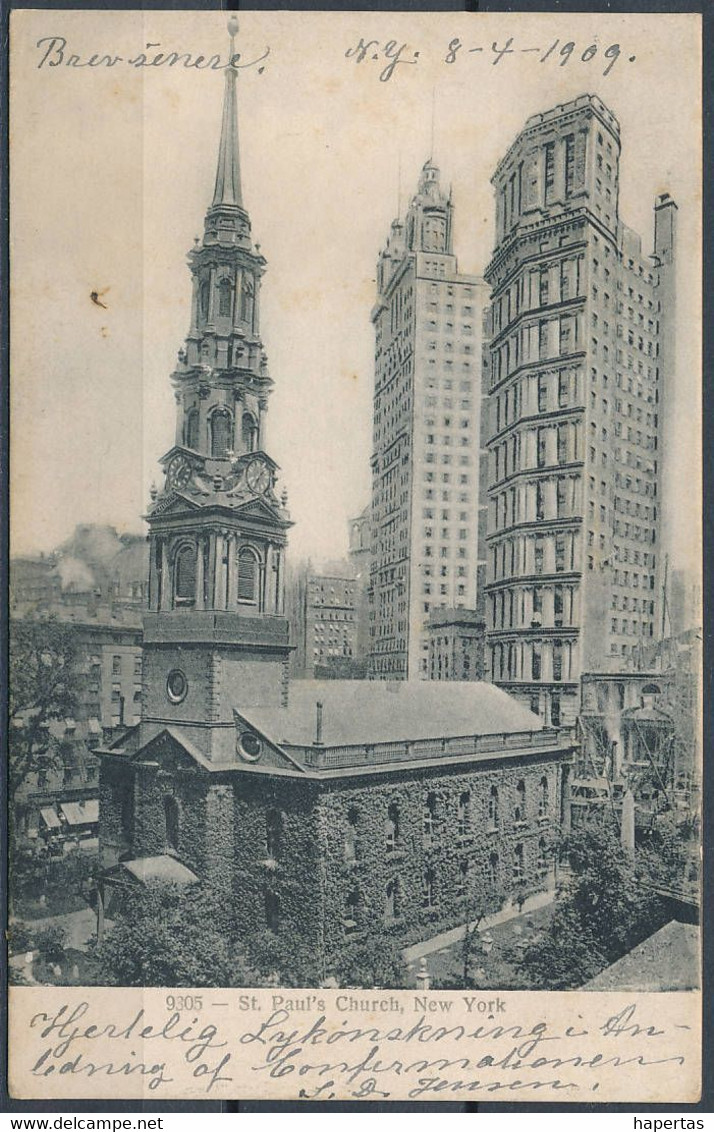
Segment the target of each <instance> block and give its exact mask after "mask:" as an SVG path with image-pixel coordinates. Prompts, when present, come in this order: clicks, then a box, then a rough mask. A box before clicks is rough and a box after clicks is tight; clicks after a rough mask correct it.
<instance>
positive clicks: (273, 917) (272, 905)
mask: <svg viewBox="0 0 714 1132" xmlns="http://www.w3.org/2000/svg"><path fill="white" fill-rule="evenodd" d="M265 926H266V928H267V929H268V931H269V932H273V933H274V934H275V935H277V933H278V931H279V930H280V899H279V898H278V896H277V894H276V893H275V892H270V891H266V893H265Z"/></svg>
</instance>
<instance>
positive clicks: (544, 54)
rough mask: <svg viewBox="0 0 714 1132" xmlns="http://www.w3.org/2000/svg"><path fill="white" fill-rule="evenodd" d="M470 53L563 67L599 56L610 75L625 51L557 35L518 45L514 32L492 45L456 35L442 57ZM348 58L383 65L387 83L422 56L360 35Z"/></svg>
mask: <svg viewBox="0 0 714 1132" xmlns="http://www.w3.org/2000/svg"><path fill="white" fill-rule="evenodd" d="M468 55H485V56H486V59H487V61H488V63H489V64H490V65H491V66H493V67H495V66H497V65H498V64H499V63H500V62H501V61H502V60H503V59H504V58H506V57H507V56H509V55H516V56H517V55H534V56H536V58H537V61H538V62H539V63H546V64H547V63H550V64H551V65H555V64H557V65H558V66H560V67H565V66H566V64H567V63H569V62H570V60H571V59H572V60H573V61H575V62H580V63H584V64H588V63H593V62H595V61H596V60H597V59H598V58H599V59H600V61H601V62H605V68H604V70H603V72H602V73H603V76H607V75H609V74H610V71H611V70H612V68H613V67H614V66H615V63H616V62H617V61H618V59H619V58H620V56H621V55H622V48H621V47H620V44H619V43H611V44H609V45H608V46H607V47H601V46H599V45H598V43H597V40H595V41H594V42H591V43H589V44H587V45H586V46H584V47H583V46H582V45H578V44H577V43H576V42H575V40H572V39H569V40H565V41H563V42H561V40H560V39H555V40H553V41H552V42H550V43H546V44H544V45H543V46H532V47H531V46H528V47H518V46H517V45H514V37H513V36H510V37H509V38H508V39H506V40H505V41H504V42H503V43H499V41H497V40H494V41H493V42H492V43H491V46H490V47H478V46H476V47H469V46H467V45H466V44H465V43H464V42H463V41H462V40H461V39H459V38H458V37H456V38H454V39H451V40H449V43H448V46H447V48H446V50H445V51H444V52H443V54H442V57H441V61H442V62H443V63H448V64H453V63H456V62H457V60H460V59H462V58H465V57H466V56H468ZM345 58H346V59H354V61H355V63H363V62H365V61H367V62H371V63H377V64H379V65H380V67H381V69H380V72H379V81H380V82H383V83H386V82H389V80H390V79H391V78H392V76H393V74H394V72H395V71H396V70H397V68H398V67H399V66H400V65H406V66H412V67H413V66H416V64H417V63H418V62H419V59H420V58H421V52H420V51H419V50H417V49H416V48H413V47H411V46H410V44H408V43H399V41H398V40H396V39H388V40H385V41H384V42H381V41H380V40H377V39H364V38H360V41H359V43H357V44H355V45H353V46H352V47H348V48H347V50H346V51H345ZM636 58H637V56H636V55H628V56H627V59H628V62H630V63H634V62H635V60H636Z"/></svg>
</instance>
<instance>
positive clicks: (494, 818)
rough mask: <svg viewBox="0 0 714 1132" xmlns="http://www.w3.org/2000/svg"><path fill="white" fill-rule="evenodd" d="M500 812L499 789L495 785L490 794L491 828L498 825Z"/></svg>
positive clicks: (489, 814) (489, 820)
mask: <svg viewBox="0 0 714 1132" xmlns="http://www.w3.org/2000/svg"><path fill="white" fill-rule="evenodd" d="M498 821H499V813H498V789H497V788H496V787H495V786H492V787H491V793H490V794H489V796H488V824H489V828H490V829H496V828H497V827H498Z"/></svg>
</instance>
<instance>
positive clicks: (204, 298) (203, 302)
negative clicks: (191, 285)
mask: <svg viewBox="0 0 714 1132" xmlns="http://www.w3.org/2000/svg"><path fill="white" fill-rule="evenodd" d="M209 293H210V287H209V284H208V280H207V279H204V280H203V282H202V284H201V287H200V290H199V292H198V299H199V304H200V307H201V317H202V318H208V296H209Z"/></svg>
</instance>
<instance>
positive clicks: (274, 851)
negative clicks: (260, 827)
mask: <svg viewBox="0 0 714 1132" xmlns="http://www.w3.org/2000/svg"><path fill="white" fill-rule="evenodd" d="M282 840H283V815H282V814H281V813H280V811H279V810H268V812H267V814H266V815H265V848H266V850H267V853H268V859H269V860H271V861H277V860H279V859H280V848H281V845H282Z"/></svg>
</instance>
